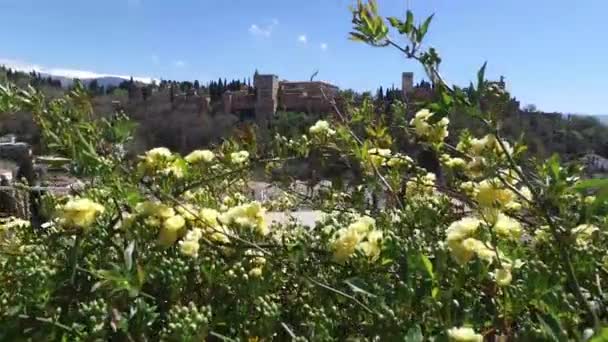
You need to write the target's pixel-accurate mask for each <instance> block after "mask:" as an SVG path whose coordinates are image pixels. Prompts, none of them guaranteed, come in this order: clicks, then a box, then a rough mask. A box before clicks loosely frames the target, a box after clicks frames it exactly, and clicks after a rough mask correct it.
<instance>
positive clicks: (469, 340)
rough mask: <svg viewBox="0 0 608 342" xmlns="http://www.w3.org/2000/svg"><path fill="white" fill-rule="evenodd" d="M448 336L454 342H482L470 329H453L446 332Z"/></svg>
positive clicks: (481, 337)
mask: <svg viewBox="0 0 608 342" xmlns="http://www.w3.org/2000/svg"><path fill="white" fill-rule="evenodd" d="M448 336H449V338H450V340H451V341H455V342H483V336H482V335H481V334H478V333H476V332H475V330H473V329H472V328H468V327H454V328H452V329H449V330H448Z"/></svg>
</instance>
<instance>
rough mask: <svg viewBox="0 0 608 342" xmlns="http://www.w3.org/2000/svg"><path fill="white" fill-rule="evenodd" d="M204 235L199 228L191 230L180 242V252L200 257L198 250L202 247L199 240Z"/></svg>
mask: <svg viewBox="0 0 608 342" xmlns="http://www.w3.org/2000/svg"><path fill="white" fill-rule="evenodd" d="M202 235H203V234H202V231H201V230H200V229H198V228H195V229H193V230H191V231H189V232H188V233H187V234H186V236H185V237H184V239H183V240H182V241H180V242H179V250H180V252H181V253H182V254H184V255H187V256H190V257H193V258H196V257H198V250H199V248H200V245H199V243H198V240H200V238H201V237H202Z"/></svg>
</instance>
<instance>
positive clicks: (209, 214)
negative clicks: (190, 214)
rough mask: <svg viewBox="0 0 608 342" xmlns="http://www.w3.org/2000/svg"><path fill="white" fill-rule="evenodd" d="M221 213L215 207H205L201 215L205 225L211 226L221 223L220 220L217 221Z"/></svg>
mask: <svg viewBox="0 0 608 342" xmlns="http://www.w3.org/2000/svg"><path fill="white" fill-rule="evenodd" d="M219 215H220V213H219V212H218V211H217V210H215V209H210V208H203V209H201V211H200V215H199V217H200V219H201V220H202V221H203V223H205V225H207V226H209V227H216V226H218V225H219V222H218V221H217V218H218V216H219Z"/></svg>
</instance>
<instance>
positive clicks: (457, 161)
mask: <svg viewBox="0 0 608 342" xmlns="http://www.w3.org/2000/svg"><path fill="white" fill-rule="evenodd" d="M466 164H467V162H466V161H465V160H464V159H462V158H458V157H456V158H450V159H448V160H446V161H445V165H446V166H447V167H449V168H451V169H459V168H463V167H465V165H466Z"/></svg>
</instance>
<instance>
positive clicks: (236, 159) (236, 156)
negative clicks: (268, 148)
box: [230, 151, 249, 165]
mask: <svg viewBox="0 0 608 342" xmlns="http://www.w3.org/2000/svg"><path fill="white" fill-rule="evenodd" d="M230 161H231V162H232V163H234V164H237V165H240V164H245V163H247V162H248V161H249V152H247V151H238V152H232V153H231V154H230Z"/></svg>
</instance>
